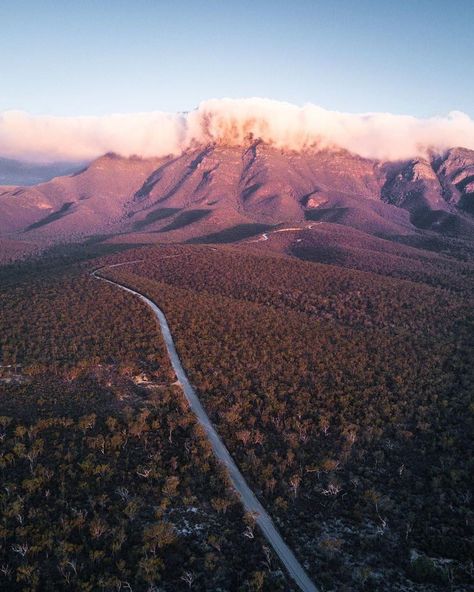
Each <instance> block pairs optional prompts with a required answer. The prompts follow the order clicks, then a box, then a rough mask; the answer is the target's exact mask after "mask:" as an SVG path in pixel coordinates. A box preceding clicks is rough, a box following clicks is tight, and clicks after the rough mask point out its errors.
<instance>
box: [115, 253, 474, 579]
mask: <svg viewBox="0 0 474 592" xmlns="http://www.w3.org/2000/svg"><path fill="white" fill-rule="evenodd" d="M169 253H173V254H174V255H175V256H176V255H177V256H179V258H178V257H174V256H173V257H170V256H169ZM142 258H143V261H141V262H139V263H135V264H133V265H130V266H123V267H119V268H115V269H111V270H109V271H107V272H106V273H107V274H108V275H111V276H113V277H114V278H115V279H117V280H118V281H120V282H121V283H124V284H126V285H130V286H133V287H134V288H135V289H138V290H140V291H141V292H143V293H145V294H146V295H147V296H149V297H150V298H152V299H153V300H154V301H155V302H157V303H158V304H159V305H160V306H161V307H162V308H163V310H164V312H165V314H166V315H167V318H168V320H169V322H170V325H171V329H172V331H173V334H174V336H175V340H176V343H177V347H178V351H179V353H180V355H181V356H182V359H183V362H184V364H185V367H186V368H187V370H188V372H189V374H190V376H191V380H192V382H193V383H194V384H195V385H196V387H197V388H198V390H199V393H200V395H201V397H202V399H203V401H204V402H205V405H206V408H207V410H208V412H209V413H210V414H211V416H212V418H213V420H214V422H215V423H216V425H217V426H218V429H219V431H220V433H221V434H222V435H223V437H224V440H225V441H226V444H227V445H228V447H229V449H230V450H231V452H232V453H233V454H234V455H235V457H236V458H237V461H238V463H239V465H240V467H241V469H242V470H243V472H244V474H245V475H246V477H247V478H248V479H249V480H250V482H251V483H252V485H253V487H254V488H255V490H256V491H257V492H258V494H259V495H260V496H261V499H262V500H263V501H264V503H265V504H266V506H267V507H268V508H269V509H270V510H271V512H272V514H273V516H274V518H275V520H276V522H277V524H279V525H280V527H281V528H282V529H283V531H284V534H285V536H286V538H287V540H288V541H290V542H291V544H292V546H293V548H294V549H295V550H296V551H297V554H298V555H299V556H300V557H301V558H303V559H304V560H306V562H307V564H308V565H309V566H310V567H309V569H310V572H311V575H312V576H313V578H314V580H315V581H316V582H318V583H319V584H320V585H321V586H323V587H324V588H323V589H327V590H343V589H347V590H377V589H390V590H392V589H393V590H398V589H400V590H402V589H413V590H431V589H433V590H446V589H453V590H468V589H470V586H472V576H473V570H472V567H473V566H472V562H471V558H472V551H473V547H472V542H473V538H472V535H473V533H472V518H473V513H472V497H471V491H472V474H473V468H474V467H473V464H472V454H470V453H472V420H473V412H474V404H473V400H472V394H473V391H474V389H473V387H474V380H473V369H472V362H471V356H472V338H473V334H474V333H473V315H472V312H473V308H472V300H470V299H469V298H468V297H466V293H467V292H468V290H469V279H466V278H465V277H461V278H459V282H460V289H457V290H445V289H441V288H433V287H432V286H429V285H426V284H425V283H423V282H414V281H407V280H401V279H394V278H391V277H383V276H381V275H379V274H374V273H367V272H361V271H355V270H348V269H343V268H341V267H336V266H329V265H319V264H315V263H306V262H300V261H296V260H294V259H290V258H288V257H284V256H275V255H268V256H265V257H263V256H258V255H255V254H250V253H246V254H243V253H242V252H241V251H238V250H236V249H233V248H220V249H219V250H216V248H215V247H193V248H191V247H170V248H167V249H164V248H161V249H150V250H146V249H145V250H144V251H143V252H142ZM178 261H179V264H177V262H178Z"/></svg>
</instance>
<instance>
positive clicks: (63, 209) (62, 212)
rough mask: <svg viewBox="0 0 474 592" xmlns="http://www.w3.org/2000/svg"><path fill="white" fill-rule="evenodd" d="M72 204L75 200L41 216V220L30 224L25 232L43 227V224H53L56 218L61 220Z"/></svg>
mask: <svg viewBox="0 0 474 592" xmlns="http://www.w3.org/2000/svg"><path fill="white" fill-rule="evenodd" d="M72 205H73V202H66V203H65V204H63V205H62V206H61V208H60V209H59V210H58V211H57V212H53V213H52V214H49V215H48V216H45V217H44V218H41V220H38V222H34V224H30V225H29V226H28V228H27V229H26V231H25V232H28V231H29V230H35V229H36V228H41V227H42V226H46V225H47V224H51V222H54V221H55V220H59V219H60V218H62V217H63V216H65V215H66V214H67V213H68V211H69V210H70V209H71V206H72Z"/></svg>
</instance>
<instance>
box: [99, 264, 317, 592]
mask: <svg viewBox="0 0 474 592" xmlns="http://www.w3.org/2000/svg"><path fill="white" fill-rule="evenodd" d="M138 262H139V261H137V260H136V261H126V262H124V263H116V264H115V265H106V266H105V267H101V268H99V269H96V270H95V271H93V272H92V276H93V277H94V278H95V279H97V280H101V281H103V282H107V283H109V284H112V285H114V286H117V287H118V288H120V289H121V290H125V292H129V293H130V294H133V295H135V296H138V298H140V299H141V300H142V301H143V302H144V303H145V304H146V305H147V306H149V307H150V308H151V310H152V311H153V313H154V314H155V317H156V318H157V319H158V322H159V323H160V327H161V333H162V335H163V339H164V342H165V345H166V349H167V351H168V355H169V357H170V360H171V364H172V366H173V370H174V371H175V373H176V378H177V379H178V381H179V382H180V383H181V386H182V389H183V391H184V394H185V396H186V399H187V401H188V403H189V407H190V408H191V411H192V412H193V413H194V414H195V415H196V417H197V419H198V421H199V423H200V424H201V425H202V427H203V428H204V430H205V432H206V435H207V438H208V440H209V442H210V443H211V446H212V449H213V451H214V454H215V455H216V457H217V459H218V460H219V461H220V462H221V463H223V464H224V465H225V467H226V469H227V473H228V475H229V478H230V481H231V483H232V485H233V487H234V489H235V491H236V492H237V495H238V496H239V498H240V500H241V502H242V505H243V506H244V508H245V510H246V511H247V512H250V513H252V514H253V515H254V517H255V521H256V523H257V525H258V526H259V527H260V530H261V531H262V533H263V535H264V537H265V538H266V539H267V541H268V543H269V544H270V545H271V546H272V548H273V550H274V551H275V553H276V554H277V555H278V557H279V558H280V560H281V562H282V563H283V565H284V566H285V568H286V570H287V572H288V574H289V575H290V576H291V578H292V579H293V580H294V582H295V583H296V584H297V585H298V587H299V588H300V590H302V591H303V592H318V589H317V588H316V586H315V585H314V584H313V582H312V581H311V580H310V579H309V577H308V575H307V574H306V572H305V570H304V568H303V566H302V565H301V564H300V562H299V561H298V559H296V557H295V555H294V554H293V552H292V551H291V549H290V548H289V547H288V545H287V544H286V543H285V541H284V540H283V539H282V537H281V535H280V533H279V532H278V530H277V529H276V527H275V525H274V524H273V521H272V519H271V518H270V516H269V515H268V514H267V512H266V510H265V508H264V507H263V506H262V504H261V503H260V502H259V501H258V499H257V497H256V496H255V494H254V493H253V491H252V490H251V489H250V487H249V486H248V485H247V482H246V481H245V479H244V476H243V475H242V473H241V472H240V470H239V468H238V467H237V465H236V464H235V462H234V460H233V458H232V457H231V455H230V453H229V451H228V450H227V448H226V446H225V444H224V442H223V441H222V440H221V438H220V436H219V434H218V433H217V431H216V429H215V428H214V426H213V424H212V423H211V420H210V419H209V417H208V415H207V413H206V411H205V410H204V407H203V406H202V405H201V401H200V400H199V397H198V396H197V394H196V391H195V390H194V388H193V387H192V386H191V383H190V382H189V379H188V377H187V375H186V372H185V371H184V368H183V366H182V364H181V361H180V359H179V356H178V353H177V351H176V347H175V345H174V341H173V337H172V336H171V331H170V328H169V325H168V321H167V320H166V317H165V315H164V314H163V312H162V311H161V309H160V308H158V306H157V305H156V304H155V303H154V302H153V301H152V300H150V299H149V298H147V297H146V296H144V295H143V294H140V292H136V291H135V290H132V289H130V288H127V287H126V286H123V285H122V284H119V283H117V282H113V281H112V280H108V279H106V278H104V277H102V276H100V275H99V271H100V270H102V269H106V268H112V267H119V266H121V265H128V264H131V263H138Z"/></svg>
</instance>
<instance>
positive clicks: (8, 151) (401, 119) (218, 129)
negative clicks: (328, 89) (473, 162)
mask: <svg viewBox="0 0 474 592" xmlns="http://www.w3.org/2000/svg"><path fill="white" fill-rule="evenodd" d="M249 134H253V136H254V137H256V138H257V137H258V138H261V139H262V140H264V141H265V142H267V143H269V144H272V145H274V146H275V147H277V148H282V149H284V148H286V149H291V150H305V149H309V148H313V147H320V148H326V147H340V148H345V149H347V150H350V151H351V152H354V153H356V154H359V155H361V156H365V157H369V158H378V159H392V160H396V159H403V158H410V157H413V156H417V155H424V154H426V153H427V152H428V151H429V150H434V151H436V152H442V151H444V150H446V149H447V148H450V147H453V146H463V147H465V148H471V149H474V121H473V120H472V119H470V118H469V117H468V116H467V115H466V114H464V113H460V112H457V111H453V112H451V113H449V114H448V115H447V116H444V117H432V118H427V119H420V118H416V117H410V116H406V115H393V114H390V113H366V114H352V113H339V112H336V111H329V110H326V109H323V108H321V107H318V106H317V105H311V104H308V105H304V106H303V107H298V106H296V105H291V104H289V103H281V102H278V101H272V100H269V99H258V98H255V99H212V100H209V101H204V102H203V103H201V104H200V105H199V107H198V108H197V109H195V110H194V111H191V112H189V113H163V112H151V113H135V114H122V115H121V114H115V115H107V116H102V117H52V116H33V115H29V114H28V113H24V112H21V111H7V112H4V113H2V114H0V156H7V157H12V158H22V159H31V160H37V161H39V160H42V161H54V160H82V159H84V160H86V159H92V158H95V157H97V156H100V155H101V154H104V153H106V152H117V153H119V154H122V155H123V156H131V155H139V156H143V157H147V156H165V155H168V154H179V153H181V152H182V151H184V150H186V149H187V148H189V147H191V146H193V145H194V144H203V143H209V142H220V143H227V144H231V145H239V144H242V143H244V142H245V141H246V139H247V138H248V136H249Z"/></svg>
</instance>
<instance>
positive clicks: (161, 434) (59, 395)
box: [0, 245, 289, 592]
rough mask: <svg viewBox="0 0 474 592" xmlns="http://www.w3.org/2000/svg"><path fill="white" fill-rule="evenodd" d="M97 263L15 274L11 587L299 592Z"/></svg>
mask: <svg viewBox="0 0 474 592" xmlns="http://www.w3.org/2000/svg"><path fill="white" fill-rule="evenodd" d="M88 248H89V247H88ZM88 248H87V249H88ZM90 248H92V247H90ZM93 248H94V249H97V248H98V246H97V245H93ZM87 249H85V250H84V251H83V252H82V254H81V253H80V252H79V251H74V250H72V251H71V252H69V253H68V254H67V255H64V257H61V258H57V257H52V258H49V259H44V260H43V262H42V264H40V265H28V264H26V263H24V264H19V265H15V266H9V267H7V268H4V269H3V270H1V272H0V279H1V280H2V281H1V286H2V288H1V291H0V348H1V349H0V352H1V353H0V364H1V367H0V473H1V483H2V487H1V489H0V589H1V590H12V591H16V590H18V591H20V590H21V591H33V590H34V591H36V590H38V591H40V590H41V591H43V590H47V591H49V590H51V591H53V590H54V591H56V590H67V589H72V590H87V591H95V590H104V591H117V590H139V591H141V590H143V591H149V592H151V591H154V590H163V591H172V590H185V589H190V588H191V587H192V589H193V590H209V589H212V590H219V589H221V590H242V591H244V590H267V591H273V590H288V589H289V587H288V585H287V583H286V582H285V579H284V577H283V575H282V573H281V572H280V571H279V566H278V564H277V562H276V561H275V560H274V559H273V558H272V557H271V555H269V554H268V553H267V552H266V551H265V548H264V546H263V544H262V539H261V537H260V535H259V533H257V532H255V533H254V532H253V523H252V520H251V519H250V518H247V517H245V516H243V513H242V509H241V507H240V505H239V504H238V503H236V501H235V499H234V497H233V495H232V493H231V491H230V490H229V487H228V484H227V482H226V478H225V476H224V475H222V474H221V470H220V468H219V467H218V466H217V464H216V462H215V461H214V458H213V455H212V451H211V449H210V447H209V446H208V444H207V442H206V441H205V440H204V439H203V435H202V433H201V430H200V428H199V427H198V426H197V425H196V422H195V420H194V416H193V415H192V414H190V412H189V411H188V409H187V406H186V404H185V401H184V398H183V396H182V393H181V391H180V389H179V388H178V387H176V386H173V385H172V383H173V381H174V380H175V378H174V375H173V373H172V371H171V368H170V365H169V361H168V358H167V356H166V355H165V350H164V346H163V343H162V341H161V337H160V335H159V332H158V331H157V327H156V323H155V321H154V318H153V316H152V314H151V312H149V311H148V310H147V308H146V307H144V306H143V305H142V304H140V302H139V301H138V300H137V299H134V298H131V297H130V296H128V295H126V294H125V293H122V292H121V291H120V290H117V289H116V288H114V287H112V286H110V285H108V284H106V283H103V282H99V281H97V280H95V279H93V278H91V277H90V276H89V271H88V270H86V269H84V267H83V268H81V266H80V265H81V264H77V263H76V264H75V265H72V266H71V264H70V262H71V261H73V260H79V261H80V260H81V259H83V260H84V259H85V260H87V258H88V255H87ZM92 252H95V251H92ZM104 261H106V260H103V262H104ZM82 265H84V263H83V264H82ZM86 265H88V267H90V264H86ZM97 266H99V264H97ZM247 527H248V528H247ZM244 531H245V532H247V534H251V535H252V536H243V533H244Z"/></svg>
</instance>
